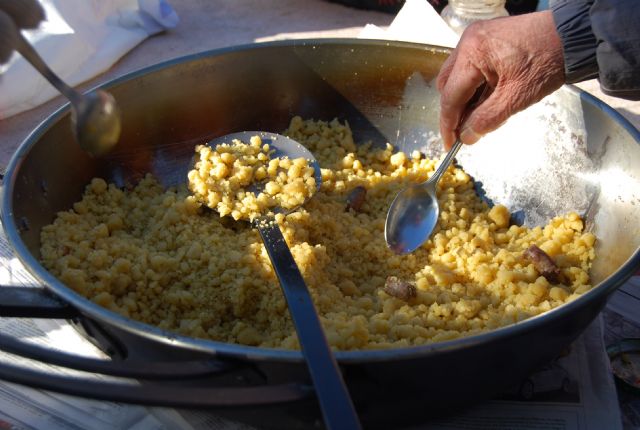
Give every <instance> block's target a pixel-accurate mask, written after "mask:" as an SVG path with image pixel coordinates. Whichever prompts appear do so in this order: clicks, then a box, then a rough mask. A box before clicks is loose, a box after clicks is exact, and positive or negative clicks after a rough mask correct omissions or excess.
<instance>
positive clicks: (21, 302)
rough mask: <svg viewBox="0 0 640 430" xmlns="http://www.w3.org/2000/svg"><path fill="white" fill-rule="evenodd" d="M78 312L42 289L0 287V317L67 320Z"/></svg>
mask: <svg viewBox="0 0 640 430" xmlns="http://www.w3.org/2000/svg"><path fill="white" fill-rule="evenodd" d="M78 315H79V313H78V311H77V310H76V309H75V308H74V307H73V306H71V305H69V304H68V303H66V302H64V301H62V300H60V299H59V298H57V297H56V296H54V295H53V294H51V293H49V291H47V290H46V289H45V288H42V287H7V286H0V317H15V318H48V319H68V318H73V317H76V316H78Z"/></svg>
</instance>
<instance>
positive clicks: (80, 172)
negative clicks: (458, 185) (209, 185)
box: [2, 39, 640, 362]
mask: <svg viewBox="0 0 640 430" xmlns="http://www.w3.org/2000/svg"><path fill="white" fill-rule="evenodd" d="M447 55H448V51H447V50H446V49H443V48H437V47H429V46H425V45H416V44H409V43H400V42H386V41H362V40H346V39H345V40H329V39H326V40H306V41H286V42H277V43H270V44H257V45H250V46H243V47H234V48H230V49H226V50H218V51H213V52H205V53H202V54H199V55H194V56H189V57H185V58H181V59H177V60H174V61H169V62H167V63H163V64H160V65H158V66H153V67H150V68H148V69H144V70H142V71H139V72H136V73H133V74H131V75H128V76H125V77H123V78H121V79H118V80H116V81H114V82H111V83H109V84H107V87H108V89H109V91H111V92H112V94H113V95H114V96H115V98H116V99H117V101H118V103H119V105H120V107H121V109H122V112H123V133H124V134H123V136H122V139H121V141H120V143H119V144H118V146H117V147H116V148H115V150H114V151H113V153H111V154H109V155H108V156H107V157H105V158H101V159H92V158H90V157H89V156H87V155H86V154H85V153H84V152H82V151H81V150H80V149H79V147H78V146H77V144H76V143H75V142H74V140H73V139H72V136H71V132H70V126H69V113H68V108H66V107H65V108H63V109H62V110H60V111H59V112H57V113H55V114H54V115H52V116H51V117H50V118H48V119H47V120H46V121H45V122H44V123H43V124H42V125H40V126H39V127H38V128H37V129H36V130H35V131H34V132H33V133H32V135H31V136H30V137H29V138H28V139H27V140H26V141H25V142H24V144H23V145H22V146H21V147H20V149H19V150H18V152H17V153H16V155H15V156H14V158H13V160H12V162H11V165H10V166H9V169H8V171H7V175H6V177H5V184H4V195H3V202H2V220H3V224H4V229H5V232H6V233H7V237H8V239H9V241H10V242H11V244H12V246H13V247H14V248H15V250H16V252H17V255H18V257H19V258H20V259H21V260H22V261H23V262H24V263H25V264H26V266H27V268H28V269H29V270H30V271H31V273H33V274H34V275H35V276H36V277H37V278H38V279H39V280H40V281H42V282H43V284H45V286H47V288H49V289H51V290H52V291H53V292H54V293H55V294H57V295H58V296H60V297H61V298H63V299H64V300H66V301H68V302H70V303H71V304H73V305H74V306H76V307H78V308H80V309H81V311H82V312H83V313H85V314H87V315H89V316H91V317H93V318H96V319H98V320H101V321H103V322H106V323H108V324H112V325H114V326H117V327H119V328H122V329H124V330H127V331H132V332H136V333H138V334H141V335H143V336H145V337H148V338H152V339H156V340H160V341H161V342H164V343H170V344H172V345H178V346H182V347H185V348H189V349H193V350H200V351H209V352H216V353H221V352H222V353H225V354H229V355H235V356H243V357H251V358H258V359H260V358H277V359H281V360H294V361H300V360H301V354H300V353H299V352H296V351H280V350H268V349H264V348H255V347H245V346H240V345H230V344H223V343H219V342H212V341H205V340H201V339H191V338H185V337H180V336H176V335H174V334H171V333H167V332H164V331H162V330H160V329H158V328H156V327H150V326H147V325H144V324H141V323H138V322H135V321H132V320H129V319H127V318H124V317H121V316H119V315H116V314H114V313H113V312H110V311H107V310H106V309H103V308H101V307H99V306H97V305H95V304H93V303H91V302H90V301H88V300H86V299H84V298H83V297H80V296H79V295H77V294H76V293H74V292H73V291H71V290H70V289H67V288H66V287H65V286H64V285H62V284H61V283H60V282H59V281H58V280H56V279H55V278H54V277H52V276H51V275H50V274H49V273H48V272H47V271H46V270H45V269H44V268H43V267H42V266H41V265H40V264H39V263H38V257H39V246H40V240H39V234H40V230H41V228H42V227H43V226H44V225H46V224H48V223H50V222H51V221H52V220H53V218H54V216H55V214H56V212H58V211H60V210H67V209H69V208H70V207H71V205H72V203H73V202H75V201H77V200H78V199H79V198H80V196H81V193H82V191H83V189H84V186H85V185H86V184H87V183H88V181H89V180H90V179H91V178H92V177H94V176H100V177H103V178H105V179H106V180H108V181H114V182H116V183H119V184H123V183H124V182H125V181H132V180H135V179H136V178H139V177H141V176H142V175H144V174H145V173H146V172H152V173H153V174H155V175H156V176H157V177H159V178H160V179H161V181H162V182H163V183H164V184H165V185H172V184H176V183H179V182H180V183H181V182H184V181H185V178H186V171H187V167H188V165H189V163H190V161H191V157H192V154H193V146H194V144H195V143H201V142H203V141H206V140H207V139H210V138H211V137H214V136H219V135H222V134H227V133H230V132H235V131H240V130H247V129H250V130H259V129H262V130H267V131H274V132H280V131H282V130H284V129H285V128H286V126H287V125H288V123H289V120H290V118H291V117H292V116H294V115H300V116H302V117H303V118H315V119H322V120H331V119H333V118H335V117H337V118H339V119H341V120H347V121H348V122H349V124H350V126H351V128H352V129H353V131H354V136H355V139H356V141H359V142H361V141H366V140H373V142H374V143H375V144H380V145H381V144H384V143H385V142H390V143H391V144H393V145H394V146H396V147H397V148H398V149H401V150H405V151H411V150H413V149H416V148H417V149H420V150H422V151H423V152H426V153H427V154H428V155H431V156H434V155H438V154H439V153H440V151H441V143H440V141H438V140H437V139H435V138H434V136H435V135H436V134H437V132H438V128H437V124H438V94H437V91H436V90H435V86H434V82H433V81H434V78H435V76H436V75H437V72H438V70H439V68H440V66H441V64H442V62H443V61H444V59H445V58H446V56H447ZM639 142H640V134H639V133H638V131H637V130H635V129H634V128H633V127H632V126H631V125H630V124H629V123H628V122H626V121H625V120H624V119H623V118H622V117H621V116H620V115H619V114H617V113H616V112H615V111H613V110H612V109H611V108H609V107H608V106H606V105H604V104H603V103H601V102H600V101H598V100H597V99H594V98H593V97H591V96H588V95H587V94H585V93H583V92H581V91H579V90H577V89H575V88H570V87H566V88H562V89H561V90H559V91H558V92H557V93H555V94H553V95H551V96H549V97H548V98H546V99H545V100H543V101H542V102H541V103H539V104H538V105H536V106H534V107H532V108H530V109H529V110H527V111H525V112H523V113H521V114H519V115H517V116H516V117H514V118H512V119H511V120H510V121H509V122H508V123H507V124H506V125H505V126H503V128H502V129H501V130H499V131H498V132H495V133H493V134H491V135H489V136H486V137H485V138H484V140H483V141H482V142H481V143H479V144H477V145H475V146H473V147H465V148H463V149H462V150H461V151H460V153H459V155H458V161H459V163H460V164H461V165H462V166H463V167H464V168H465V169H466V170H467V171H468V172H469V173H470V174H471V175H472V176H473V177H474V178H475V179H476V180H477V181H478V185H479V187H478V190H479V192H480V193H482V194H483V195H484V196H485V197H486V198H487V199H489V200H492V201H495V202H499V203H502V204H505V205H506V206H508V207H509V209H511V211H512V213H514V221H515V222H523V223H525V224H527V225H538V224H543V223H545V222H546V221H547V220H548V219H549V218H551V217H552V216H555V215H560V214H562V213H565V212H567V211H570V210H575V211H577V212H578V213H580V214H581V215H582V216H583V217H585V220H586V225H587V228H588V229H590V230H592V231H593V232H594V233H595V234H596V236H597V237H598V242H597V259H596V262H595V264H594V266H593V269H592V272H591V276H592V279H593V282H594V284H598V286H597V288H594V290H592V291H591V292H589V293H587V294H585V295H584V296H583V297H582V298H580V299H579V300H576V301H574V302H572V303H570V304H568V305H565V306H563V307H561V308H559V309H556V310H554V311H552V312H550V313H548V314H545V315H541V316H539V317H536V318H532V319H531V320H528V321H525V322H522V323H519V324H516V325H515V326H511V327H506V328H503V329H500V330H496V331H495V332H491V333H487V334H483V335H480V336H475V337H474V338H467V339H458V340H454V341H449V342H445V343H442V344H435V345H430V346H425V347H415V348H405V349H403V350H386V351H350V352H340V353H338V358H339V359H340V360H341V361H345V362H347V361H383V360H388V359H390V358H397V357H415V356H420V355H424V354H429V353H434V352H437V351H444V350H456V349H463V348H465V347H467V346H469V345H474V344H478V343H483V342H491V341H492V340H493V339H499V338H501V337H505V336H507V337H508V336H512V335H514V334H515V333H518V331H519V330H520V331H522V332H526V331H530V330H535V329H536V327H538V326H542V325H545V324H550V323H551V322H549V321H547V320H549V319H550V318H551V319H553V318H556V319H558V318H559V319H561V318H564V317H566V316H570V315H571V313H573V312H579V311H580V309H584V308H588V307H596V308H597V305H594V306H591V304H592V303H591V302H594V303H596V304H599V303H601V302H602V300H603V298H604V297H605V296H606V294H607V293H609V292H610V291H612V290H613V289H614V288H615V287H617V286H618V285H620V284H621V283H622V282H623V281H624V280H625V279H626V278H627V277H628V276H630V275H631V274H632V273H633V271H634V269H635V268H637V267H638V266H639V262H640V255H639V251H638V248H639V246H640V234H639V233H640V232H639V229H640V171H639V169H640V165H639V163H638V160H640V145H639ZM554 315H555V317H554ZM587 319H588V318H587ZM585 326H586V323H585Z"/></svg>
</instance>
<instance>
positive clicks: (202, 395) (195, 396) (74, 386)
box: [0, 363, 313, 407]
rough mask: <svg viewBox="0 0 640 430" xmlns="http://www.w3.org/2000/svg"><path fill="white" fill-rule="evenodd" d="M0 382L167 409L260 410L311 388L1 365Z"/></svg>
mask: <svg viewBox="0 0 640 430" xmlns="http://www.w3.org/2000/svg"><path fill="white" fill-rule="evenodd" d="M0 379H3V380H6V381H10V382H14V383H18V384H23V385H28V386H31V387H35V388H41V389H44V390H49V391H55V392H58V393H64V394H70V395H72V396H80V397H83V398H92V399H97V400H106V401H113V402H126V403H134V404H139V405H151V406H169V407H238V406H261V405H274V404H279V403H285V402H291V401H298V400H303V399H305V398H309V397H310V396H311V395H312V394H313V388H312V387H310V386H307V385H303V384H297V383H287V384H280V385H259V386H251V387H207V386H195V387H190V386H188V385H186V386H185V385H174V384H168V383H166V381H165V383H158V382H154V381H152V382H149V381H129V383H127V382H111V381H104V380H98V379H91V378H86V377H75V376H70V375H64V376H62V375H58V374H53V373H47V372H43V371H39V370H32V369H27V368H25V367H23V366H16V365H13V364H8V363H0Z"/></svg>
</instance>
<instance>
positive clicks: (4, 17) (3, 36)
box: [0, 0, 44, 64]
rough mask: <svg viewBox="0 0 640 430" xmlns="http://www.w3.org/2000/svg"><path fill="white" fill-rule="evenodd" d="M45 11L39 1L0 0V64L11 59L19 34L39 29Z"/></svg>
mask: <svg viewBox="0 0 640 430" xmlns="http://www.w3.org/2000/svg"><path fill="white" fill-rule="evenodd" d="M43 20H44V10H43V9H42V6H40V3H38V1H37V0H0V64H2V63H6V62H7V61H9V58H11V54H12V53H13V51H14V49H15V47H16V46H17V40H18V39H17V38H18V34H17V32H18V31H19V30H21V29H30V28H37V27H38V25H40V22H41V21H43Z"/></svg>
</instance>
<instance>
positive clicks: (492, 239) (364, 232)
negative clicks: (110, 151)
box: [41, 117, 596, 350]
mask: <svg viewBox="0 0 640 430" xmlns="http://www.w3.org/2000/svg"><path fill="white" fill-rule="evenodd" d="M284 134H286V135H288V136H289V137H291V138H293V139H295V140H297V141H298V142H300V143H302V144H303V145H305V146H307V148H309V149H310V150H311V151H312V152H313V153H314V154H315V156H316V158H317V160H318V161H319V162H320V165H321V166H322V167H323V168H322V180H323V182H322V187H321V189H320V191H319V192H318V193H316V195H315V196H314V197H313V198H312V199H311V200H310V201H309V202H307V203H306V204H305V206H304V207H303V208H301V209H300V210H298V211H297V212H295V213H292V214H289V215H287V216H284V215H277V216H276V219H277V222H278V223H279V225H280V227H281V228H282V230H283V233H284V235H285V238H286V240H287V243H288V244H289V247H290V248H291V251H292V254H293V256H294V258H295V260H296V262H297V264H298V266H299V267H300V270H301V272H302V274H303V276H304V278H305V280H306V282H307V285H308V287H309V289H310V292H311V294H312V297H313V300H314V303H315V305H316V308H317V310H318V313H319V315H320V318H321V321H322V324H323V327H324V329H325V332H326V334H327V338H328V341H329V343H330V344H331V346H333V347H335V348H336V349H340V350H353V349H378V348H397V347H406V346H410V345H419V344H425V343H431V342H439V341H445V340H449V339H454V338H458V337H461V336H469V335H473V334H476V333H481V332H485V331H489V330H492V329H495V328H497V327H501V326H505V325H509V324H512V323H515V322H517V321H521V320H523V319H526V318H529V317H531V316H533V315H536V314H540V313H542V312H545V311H548V310H550V309H552V308H554V307H557V306H559V305H561V304H563V303H565V302H567V301H569V300H572V299H573V298H575V297H577V296H579V295H580V294H583V293H584V292H586V291H588V290H589V289H590V288H591V285H590V284H589V275H588V270H589V267H590V265H591V262H592V260H593V259H594V257H595V254H594V249H593V245H594V242H595V240H596V238H595V236H594V235H593V234H591V233H587V232H583V223H582V221H581V219H580V217H579V216H578V215H577V214H575V213H570V214H568V215H566V216H562V217H557V218H554V219H552V220H550V222H549V223H548V225H546V226H544V227H536V228H525V227H521V226H517V225H510V223H509V218H510V214H509V211H508V210H507V208H505V207H504V206H500V205H496V206H494V207H492V208H489V207H488V206H487V204H486V203H484V202H483V201H481V200H480V198H479V197H478V196H477V195H476V193H475V192H474V189H473V182H472V179H471V178H470V177H469V175H467V174H466V173H465V172H464V171H463V170H461V169H460V168H457V167H455V166H452V167H450V168H449V169H448V171H447V172H446V173H445V174H444V176H443V178H442V179H441V181H440V183H439V185H438V189H439V193H438V194H439V203H440V207H441V213H440V218H439V222H438V225H437V226H436V230H435V231H434V234H433V236H432V237H431V239H430V240H428V241H427V242H426V243H425V244H424V245H423V246H422V247H420V248H419V249H418V250H417V251H415V252H413V253H412V254H409V255H406V256H399V255H395V254H394V253H392V252H391V251H390V250H389V249H388V248H387V245H386V242H385V240H384V234H383V232H384V224H385V216H386V213H387V209H388V207H389V204H390V203H391V201H392V200H393V198H394V196H395V195H396V193H397V192H398V191H400V190H401V189H402V188H404V187H405V186H406V185H407V184H408V183H409V182H417V181H424V180H425V179H427V177H428V176H430V175H431V174H433V172H434V167H435V165H436V160H429V159H425V158H423V157H422V156H421V155H420V154H419V153H417V152H415V153H413V154H411V155H410V156H407V155H406V154H404V153H401V152H398V153H393V151H392V147H391V146H390V145H387V147H386V149H383V150H378V149H374V148H372V147H371V146H370V145H369V144H364V145H358V146H356V144H355V143H354V141H353V137H352V134H351V130H350V129H349V127H348V125H346V124H342V123H340V122H339V121H337V120H333V121H331V122H323V121H312V120H307V121H305V120H303V119H301V118H299V117H295V118H293V119H292V121H291V123H290V126H289V128H288V129H287V130H286V131H285V133H284ZM357 187H361V188H362V187H363V188H365V189H366V197H365V198H364V199H363V201H362V202H360V204H359V205H358V210H357V211H356V210H354V209H353V208H352V207H351V206H350V205H348V204H347V198H348V196H349V194H350V193H351V192H352V191H353V190H354V189H356V188H357ZM41 239H42V247H41V251H42V261H43V264H44V265H45V266H46V267H47V268H48V270H50V271H51V272H52V273H53V274H54V275H55V276H57V277H58V278H59V279H60V280H61V281H62V282H63V283H65V284H66V285H67V286H69V287H70V288H72V289H74V290H75V291H77V292H78V293H80V294H82V295H84V296H86V297H88V298H89V299H91V300H93V301H94V302H96V303H98V304H100V305H102V306H104V307H106V308H108V309H111V310H113V311H115V312H119V313H120V314H122V315H125V316H127V317H130V318H133V319H135V320H139V321H143V322H145V323H149V324H153V325H157V326H159V327H162V328H164V329H169V330H172V331H175V332H178V333H180V334H183V335H188V336H195V337H200V338H207V339H214V340H218V341H224V342H233V343H240V344H246V345H256V346H260V347H276V348H288V349H296V348H299V344H298V341H297V338H296V333H295V329H294V327H293V324H292V322H291V319H290V316H289V313H288V310H287V305H286V302H285V299H284V296H283V294H282V292H281V290H280V287H279V285H278V281H277V279H276V276H275V274H274V272H273V268H272V266H271V263H270V261H269V257H268V255H267V253H266V251H265V248H264V246H263V245H262V242H261V240H260V237H259V236H258V233H256V232H255V231H254V230H252V229H251V227H250V225H249V224H247V223H237V222H233V221H232V220H230V219H229V218H228V217H227V218H220V217H218V216H217V215H216V214H212V213H211V211H203V210H202V208H201V207H200V204H199V203H198V202H197V200H196V199H195V198H194V197H193V196H190V195H189V192H188V190H187V189H186V187H184V189H174V188H172V189H167V190H165V189H163V188H162V186H161V185H160V184H159V183H158V182H157V181H156V180H155V179H154V178H153V177H152V176H150V175H148V176H147V177H145V178H144V179H143V180H141V181H140V183H138V184H137V186H136V187H135V188H133V189H131V190H122V189H119V188H118V187H116V186H115V185H113V184H107V183H106V182H105V181H104V180H102V179H99V178H96V179H93V180H92V181H91V183H90V184H89V185H88V186H87V188H86V191H85V193H84V196H83V198H82V200H81V201H79V202H77V203H76V204H75V205H74V206H73V209H72V210H69V211H66V212H60V213H59V214H58V216H57V218H56V220H55V221H54V223H53V224H52V225H49V226H47V227H45V228H44V229H43V230H42V234H41ZM533 245H536V246H537V247H539V248H540V250H541V251H543V252H544V253H545V254H546V255H547V256H548V257H549V258H550V259H551V260H553V262H554V264H555V265H557V269H558V270H559V272H560V273H561V275H562V280H563V283H552V282H550V281H548V280H547V278H545V277H544V276H542V275H541V273H539V271H538V270H537V269H536V266H535V264H534V262H532V261H530V260H529V259H527V258H525V256H524V255H523V254H525V251H526V250H527V249H529V247H532V246H533ZM391 277H392V278H391ZM388 279H392V280H394V282H396V284H397V285H396V284H394V285H396V288H392V287H393V285H387V280H388ZM401 283H408V284H410V287H408V286H403V285H404V284H401ZM400 286H403V288H402V289H401V291H404V290H406V291H408V292H410V293H411V294H403V295H401V296H399V295H398V294H396V293H394V291H396V290H397V287H400ZM390 293H391V294H390ZM392 294H395V295H392Z"/></svg>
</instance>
